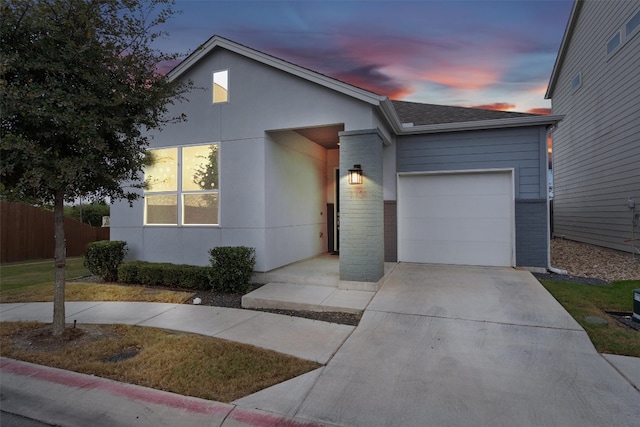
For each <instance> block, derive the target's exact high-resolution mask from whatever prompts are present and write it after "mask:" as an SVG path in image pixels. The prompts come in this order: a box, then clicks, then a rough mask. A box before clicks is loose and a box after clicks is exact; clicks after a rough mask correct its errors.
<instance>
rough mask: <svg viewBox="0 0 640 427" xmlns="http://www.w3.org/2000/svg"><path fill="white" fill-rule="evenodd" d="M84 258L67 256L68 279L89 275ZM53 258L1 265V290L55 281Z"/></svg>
mask: <svg viewBox="0 0 640 427" xmlns="http://www.w3.org/2000/svg"><path fill="white" fill-rule="evenodd" d="M82 263H83V258H82V257H79V258H67V275H66V278H67V279H73V278H77V277H82V276H87V275H89V274H90V273H89V270H87V268H86V267H85V266H84V265H83V264H82ZM53 280H54V268H53V260H50V259H49V260H42V261H26V262H19V263H11V264H2V265H0V292H4V291H9V290H13V289H19V288H25V287H27V286H34V285H42V284H47V283H53Z"/></svg>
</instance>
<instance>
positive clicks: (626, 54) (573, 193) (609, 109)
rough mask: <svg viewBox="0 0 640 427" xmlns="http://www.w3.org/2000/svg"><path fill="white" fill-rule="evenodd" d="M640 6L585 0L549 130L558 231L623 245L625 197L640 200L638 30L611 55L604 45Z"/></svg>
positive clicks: (627, 217)
mask: <svg viewBox="0 0 640 427" xmlns="http://www.w3.org/2000/svg"><path fill="white" fill-rule="evenodd" d="M638 10H640V1H638V0H634V1H606V2H605V1H586V2H585V3H584V4H583V6H582V9H581V11H580V13H579V15H578V19H577V24H576V27H575V30H574V32H573V37H572V39H571V40H570V41H569V45H568V49H567V53H566V57H565V59H564V63H563V64H562V68H561V69H560V72H559V75H558V80H557V84H556V86H555V89H554V92H553V94H552V103H553V113H554V114H563V115H566V118H565V119H564V120H563V121H562V122H561V123H560V124H559V126H558V128H557V130H556V131H555V132H554V134H553V140H554V150H553V160H554V226H555V234H556V236H565V237H567V238H570V239H573V240H578V241H583V242H588V243H592V244H596V245H601V246H606V247H610V248H614V249H619V250H626V251H630V250H631V245H630V244H629V243H624V240H625V239H629V238H630V237H631V227H632V221H631V216H632V212H631V210H630V209H629V208H628V207H627V199H628V198H629V197H632V198H634V199H635V201H636V204H637V205H638V206H640V71H639V70H640V33H636V34H635V35H634V36H633V37H632V38H631V39H628V40H624V36H623V43H624V45H623V46H622V47H621V48H620V49H618V51H617V52H615V53H614V54H612V55H609V56H607V52H606V45H607V42H608V40H609V39H610V37H611V36H612V35H613V34H614V33H615V31H616V30H618V29H620V28H621V27H623V26H624V24H625V23H626V22H627V20H628V19H629V18H630V17H631V16H633V14H634V13H635V12H637V11H638ZM623 31H624V28H623ZM577 73H582V86H581V87H580V88H579V89H577V90H575V91H573V90H572V89H571V80H572V79H573V78H574V77H575V75H576V74H577ZM638 211H640V209H636V212H638ZM637 232H638V230H636V233H637ZM636 237H637V236H636ZM639 246H640V245H639Z"/></svg>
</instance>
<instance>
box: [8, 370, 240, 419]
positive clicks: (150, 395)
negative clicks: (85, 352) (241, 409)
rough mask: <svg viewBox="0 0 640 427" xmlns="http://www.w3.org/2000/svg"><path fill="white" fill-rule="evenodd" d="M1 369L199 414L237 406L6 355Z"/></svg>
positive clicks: (221, 412)
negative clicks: (38, 363)
mask: <svg viewBox="0 0 640 427" xmlns="http://www.w3.org/2000/svg"><path fill="white" fill-rule="evenodd" d="M0 372H6V373H11V374H16V375H22V376H27V377H32V378H36V379H39V380H43V381H48V382H52V383H57V384H62V385H65V386H68V387H74V388H78V389H90V390H101V391H106V392H108V393H111V394H114V395H118V396H124V397H126V398H128V399H132V400H138V401H142V402H146V403H152V404H156V405H164V406H168V407H171V408H176V409H183V410H185V411H187V412H190V413H196V414H205V415H227V414H228V413H229V412H231V410H232V409H233V408H234V406H233V405H228V404H225V403H220V402H213V401H208V400H205V399H200V398H196V397H188V396H182V395H179V394H175V393H171V392H168V391H161V390H155V389H152V388H146V387H142V386H138V385H134V384H126V383H120V382H117V381H113V380H109V379H106V378H100V377H94V376H91V375H86V374H79V373H77V372H71V371H65V370H62V369H57V368H50V367H47V366H41V365H35V364H33V363H28V362H22V361H18V360H12V359H6V358H0Z"/></svg>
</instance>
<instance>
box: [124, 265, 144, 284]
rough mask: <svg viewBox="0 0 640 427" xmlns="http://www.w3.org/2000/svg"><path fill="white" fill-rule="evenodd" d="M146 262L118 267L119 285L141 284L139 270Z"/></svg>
mask: <svg viewBox="0 0 640 427" xmlns="http://www.w3.org/2000/svg"><path fill="white" fill-rule="evenodd" d="M141 264H145V262H144V261H132V262H125V263H123V264H120V265H119V266H118V282H119V283H140V280H138V269H139V268H140V265H141Z"/></svg>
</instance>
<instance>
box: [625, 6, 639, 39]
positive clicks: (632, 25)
mask: <svg viewBox="0 0 640 427" xmlns="http://www.w3.org/2000/svg"><path fill="white" fill-rule="evenodd" d="M638 28H640V10H639V11H637V12H636V14H635V15H633V16H632V17H631V19H629V21H627V25H625V30H626V35H627V39H628V38H629V37H631V35H632V34H633V33H634V32H636V31H637V30H638Z"/></svg>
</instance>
